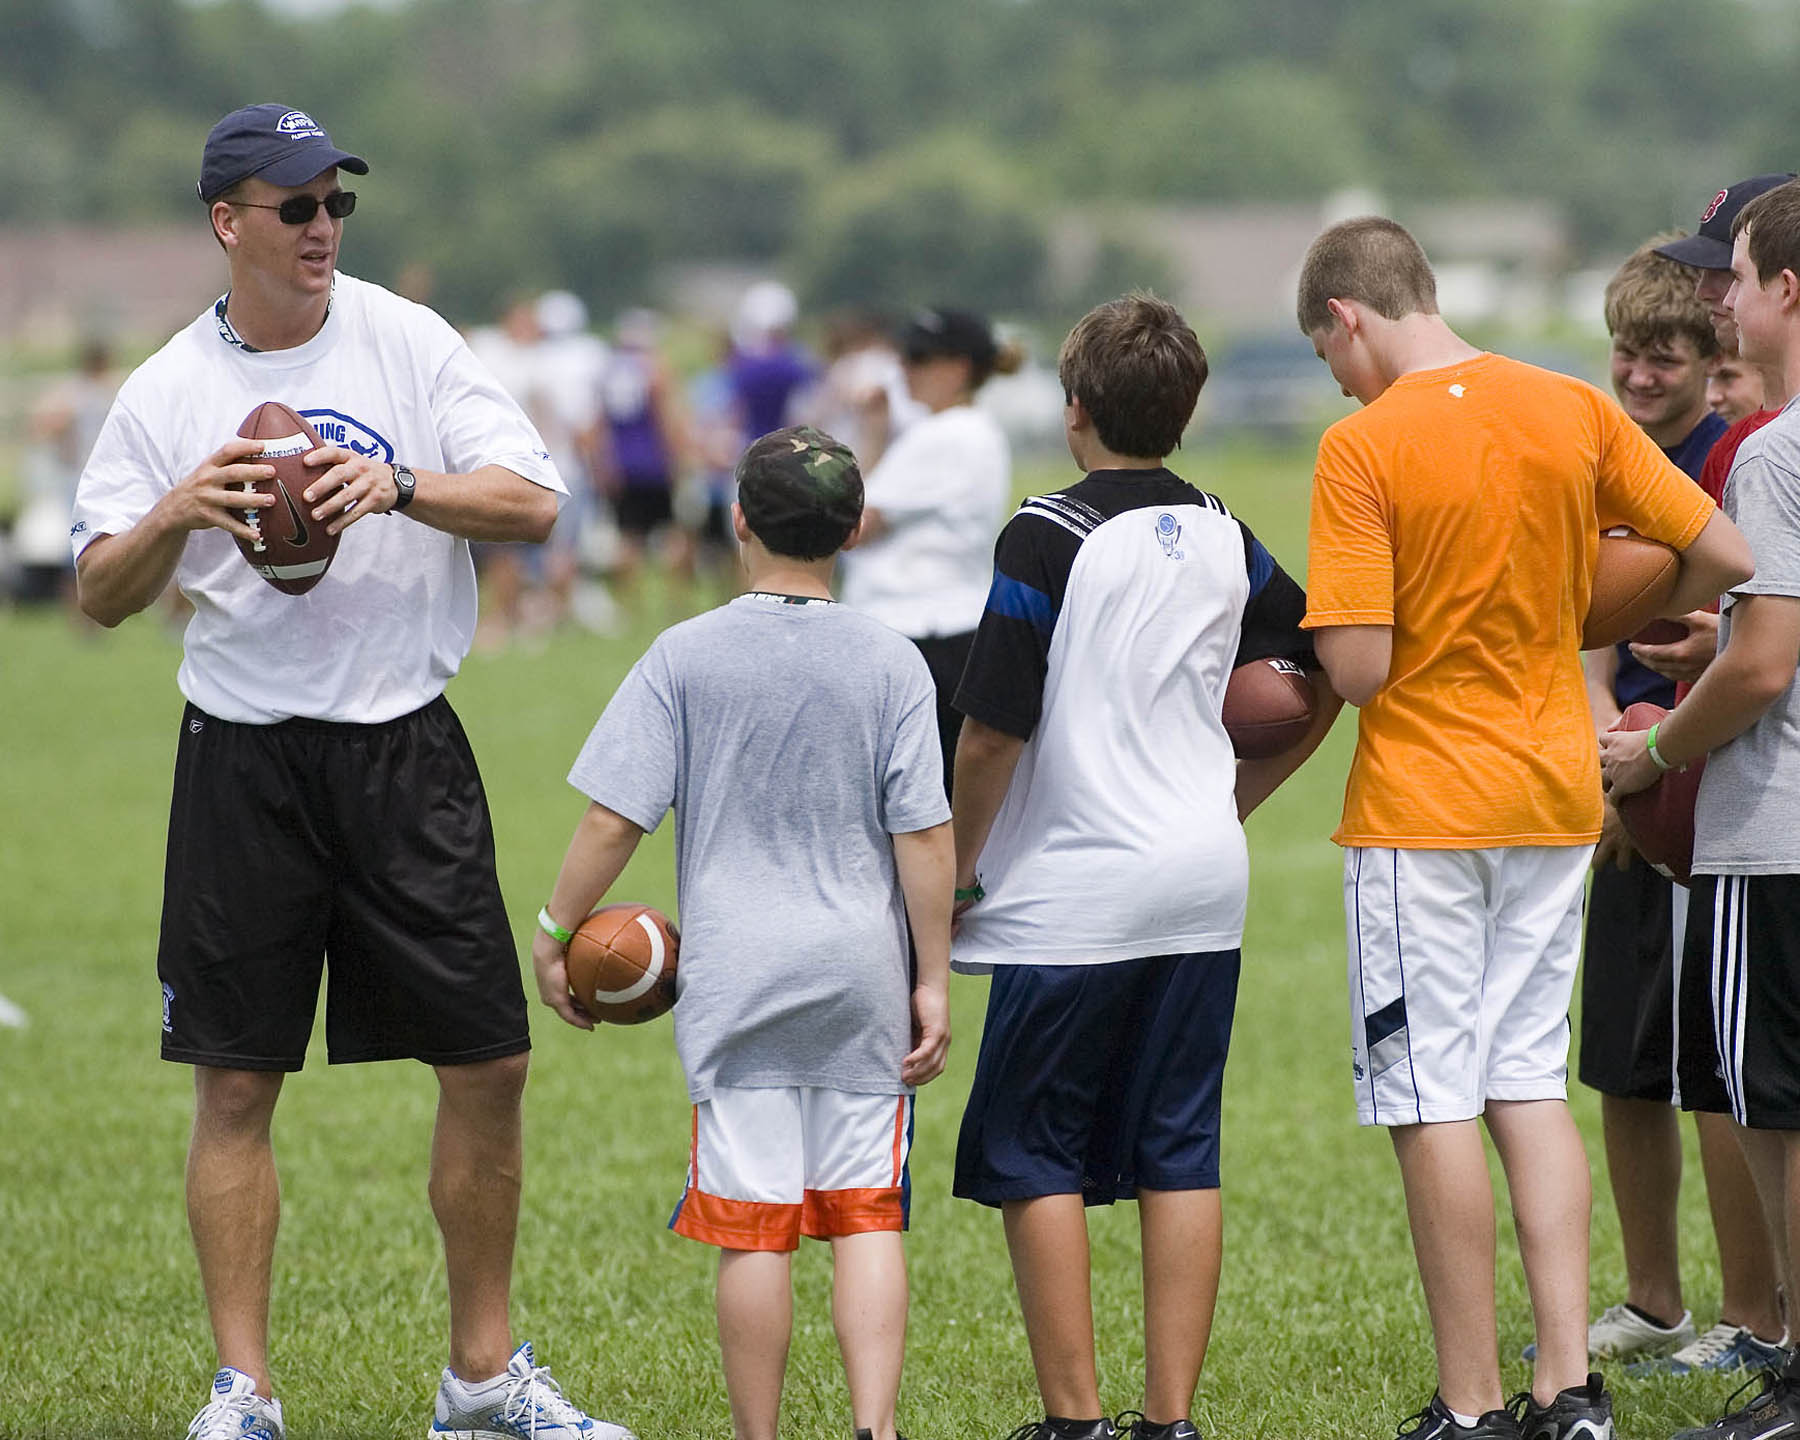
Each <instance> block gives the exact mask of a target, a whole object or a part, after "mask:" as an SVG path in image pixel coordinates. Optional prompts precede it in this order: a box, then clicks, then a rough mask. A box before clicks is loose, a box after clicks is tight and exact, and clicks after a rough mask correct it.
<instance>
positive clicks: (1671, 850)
mask: <svg viewBox="0 0 1800 1440" xmlns="http://www.w3.org/2000/svg"><path fill="white" fill-rule="evenodd" d="M1668 713H1669V712H1668V711H1667V710H1665V709H1663V708H1662V706H1660V705H1652V704H1651V703H1650V702H1649V701H1648V700H1640V701H1638V702H1637V703H1636V704H1635V705H1627V706H1626V707H1625V713H1624V714H1623V715H1621V716H1620V717H1619V723H1618V724H1617V725H1615V726H1614V727H1613V728H1614V729H1615V730H1648V729H1649V728H1650V727H1651V726H1652V725H1654V724H1655V723H1656V722H1657V721H1658V720H1660V719H1662V718H1663V716H1665V715H1667V714H1668ZM1705 770H1706V761H1705V760H1703V759H1702V760H1695V761H1693V762H1692V763H1691V764H1689V765H1686V766H1683V767H1682V768H1681V769H1679V770H1665V771H1664V772H1663V773H1662V775H1661V776H1660V777H1659V778H1658V779H1657V781H1656V783H1655V784H1653V785H1652V786H1650V788H1649V789H1647V790H1639V791H1637V792H1636V793H1635V794H1632V795H1624V796H1621V797H1620V798H1619V799H1618V801H1617V802H1616V804H1617V806H1618V810H1619V819H1620V820H1621V821H1622V822H1623V823H1624V826H1625V834H1626V835H1627V836H1628V837H1629V838H1630V840H1631V843H1632V845H1633V846H1634V847H1635V848H1636V850H1637V852H1638V854H1640V855H1642V856H1643V857H1644V859H1645V860H1647V861H1648V862H1649V863H1650V864H1651V865H1652V866H1654V867H1655V868H1656V869H1657V870H1659V871H1660V872H1662V874H1664V875H1666V876H1667V877H1668V878H1669V879H1671V880H1673V881H1675V882H1676V883H1677V884H1680V885H1685V884H1687V883H1688V878H1689V873H1690V871H1691V870H1692V869H1693V865H1694V800H1695V799H1696V797H1698V795H1699V794H1700V776H1701V775H1702V774H1703V773H1704V772H1705Z"/></svg>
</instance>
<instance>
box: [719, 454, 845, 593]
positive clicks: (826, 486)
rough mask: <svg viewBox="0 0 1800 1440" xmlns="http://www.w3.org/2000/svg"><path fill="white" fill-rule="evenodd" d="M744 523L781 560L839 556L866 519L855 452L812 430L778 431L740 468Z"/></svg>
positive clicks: (744, 459) (746, 457) (743, 459)
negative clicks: (846, 542)
mask: <svg viewBox="0 0 1800 1440" xmlns="http://www.w3.org/2000/svg"><path fill="white" fill-rule="evenodd" d="M736 478H737V487H738V504H739V505H741V506H743V508H744V520H745V522H746V523H747V524H748V525H749V526H750V529H751V530H752V531H753V532H754V533H755V535H756V538H757V539H759V540H761V541H762V542H763V543H764V544H765V545H767V546H768V547H769V548H770V549H771V550H773V551H775V552H776V553H777V554H780V555H792V556H797V557H799V558H801V559H805V560H816V559H819V558H821V557H822V556H826V555H830V554H833V553H835V552H836V551H837V550H838V549H839V548H840V547H841V546H842V545H843V543H844V541H845V540H846V539H848V538H849V535H850V532H851V530H853V529H855V527H856V522H857V521H858V520H860V519H861V518H862V511H863V483H862V471H861V470H859V469H858V468H857V464H856V456H855V455H853V454H851V453H850V447H849V446H847V445H845V444H843V443H842V442H841V441H838V440H834V439H832V438H831V436H829V435H827V434H826V433H825V432H824V431H823V430H815V429H813V427H812V426H810V425H792V426H789V427H788V428H787V429H785V430H772V431H770V432H769V433H768V434H767V435H765V436H763V437H762V438H761V439H760V440H757V441H755V442H754V443H753V444H752V445H751V446H750V448H749V449H748V450H746V451H744V454H743V457H742V458H741V459H740V460H739V461H738V463H737V477H736Z"/></svg>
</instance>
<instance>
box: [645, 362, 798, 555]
mask: <svg viewBox="0 0 1800 1440" xmlns="http://www.w3.org/2000/svg"><path fill="white" fill-rule="evenodd" d="M732 354H733V347H732V343H731V334H730V332H729V331H728V330H725V329H723V328H721V329H720V330H719V331H718V333H717V334H716V335H715V336H714V337H713V343H712V355H713V362H712V363H711V364H710V365H708V366H707V367H706V368H705V369H703V370H701V371H700V372H699V373H698V374H697V375H695V376H694V378H693V379H692V380H690V381H689V382H688V387H687V418H688V439H689V443H690V445H691V446H692V460H693V464H692V465H691V466H690V467H689V468H688V470H687V472H686V474H685V475H683V477H682V478H681V480H680V481H679V482H677V488H676V493H675V514H676V521H677V523H679V524H681V525H682V526H684V527H685V528H686V529H688V530H689V531H690V532H692V534H693V537H694V569H695V573H696V575H697V576H698V577H699V578H700V580H701V583H703V584H707V585H716V586H725V587H735V585H736V582H737V580H738V578H739V570H738V551H737V537H736V536H734V535H733V534H732V533H731V506H732V502H733V501H734V500H736V498H737V479H736V477H735V475H734V473H733V471H734V468H735V466H736V465H737V457H738V456H739V455H740V454H741V453H743V449H744V444H745V441H744V427H743V419H742V415H741V413H740V412H739V409H738V403H737V393H736V390H735V388H734V387H733V385H732V379H731V357H732ZM820 428H823V427H820ZM827 433H829V432H827Z"/></svg>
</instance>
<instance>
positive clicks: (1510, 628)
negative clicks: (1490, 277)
mask: <svg viewBox="0 0 1800 1440" xmlns="http://www.w3.org/2000/svg"><path fill="white" fill-rule="evenodd" d="M1713 508H1714V507H1713V502H1712V501H1711V500H1709V499H1708V498H1707V497H1706V495H1705V494H1704V493H1703V492H1702V491H1701V489H1700V487H1699V486H1697V485H1695V484H1694V482H1693V481H1692V480H1690V479H1688V477H1687V476H1686V475H1684V474H1682V473H1681V471H1680V470H1678V469H1676V468H1675V466H1674V465H1673V464H1671V463H1670V462H1669V460H1668V459H1667V457H1665V456H1664V455H1663V453H1662V451H1661V450H1660V449H1658V448H1657V446H1656V444H1655V443H1654V442H1653V441H1652V440H1651V439H1650V438H1649V437H1648V436H1647V435H1645V434H1644V432H1643V431H1642V430H1640V429H1639V428H1638V427H1637V425H1636V424H1635V423H1633V422H1632V420H1631V419H1630V418H1629V417H1628V416H1627V415H1626V414H1625V412H1624V411H1623V410H1621V409H1620V408H1619V407H1618V405H1617V404H1615V403H1614V402H1613V401H1612V400H1611V399H1610V398H1609V397H1607V396H1605V395H1603V394H1601V393H1600V391H1598V390H1596V389H1595V388H1594V387H1593V386H1591V385H1587V384H1584V383H1583V382H1581V381H1579V380H1573V379H1571V378H1569V377H1568V376H1566V375H1558V374H1556V373H1554V372H1552V371H1549V370H1540V369H1538V368H1537V367H1536V366H1534V365H1526V364H1522V363H1521V362H1519V361H1517V360H1509V359H1507V358H1506V357H1505V356H1503V355H1480V356H1477V357H1476V358H1474V359H1471V360H1468V361H1465V362H1463V363H1462V364H1459V365H1453V366H1447V367H1445V368H1442V369H1438V370H1423V371H1418V372H1416V373H1414V374H1410V375H1404V376H1402V377H1401V378H1400V379H1399V380H1397V381H1395V382H1394V384H1393V385H1392V386H1390V387H1389V388H1388V390H1387V391H1386V392H1385V393H1383V394H1382V395H1381V396H1380V398H1378V399H1377V400H1376V401H1375V402H1374V403H1373V404H1371V405H1369V406H1368V407H1367V408H1365V409H1363V410H1361V411H1359V412H1358V413H1357V414H1354V415H1350V416H1347V417H1346V418H1345V419H1343V420H1340V421H1338V423H1337V424H1335V425H1333V426H1332V427H1331V428H1330V429H1329V430H1327V431H1326V432H1325V435H1324V437H1323V438H1322V439H1321V440H1320V442H1319V461H1318V468H1317V470H1316V471H1315V473H1314V476H1313V496H1312V532H1311V536H1310V540H1309V549H1308V566H1307V577H1306V593H1307V609H1306V619H1305V621H1304V622H1303V623H1304V624H1305V625H1306V626H1307V627H1309V628H1313V627H1320V626H1330V625H1391V626H1392V627H1393V631H1394V651H1393V663H1392V665H1391V666H1390V667H1389V670H1388V680H1387V683H1386V684H1385V685H1384V686H1383V687H1382V688H1381V689H1380V690H1379V691H1378V692H1377V693H1376V695H1375V697H1374V698H1373V699H1372V700H1370V702H1369V703H1368V704H1367V705H1365V706H1364V707H1363V709H1362V714H1361V717H1360V722H1359V724H1358V727H1357V739H1356V757H1355V759H1354V760H1353V761H1352V762H1351V766H1350V781H1349V785H1348V787H1347V789H1346V792H1345V796H1344V818H1343V823H1342V824H1341V825H1340V826H1339V827H1338V830H1337V833H1336V834H1335V835H1334V836H1333V837H1332V838H1333V839H1335V840H1336V841H1337V842H1338V843H1339V844H1341V845H1376V846H1390V847H1393V848H1396V849H1458V850H1464V849H1467V850H1473V849H1483V848H1486V847H1489V846H1497V845H1578V844H1584V843H1587V842H1589V841H1592V840H1594V839H1596V838H1597V837H1598V835H1599V833H1600V774H1599V764H1598V758H1597V756H1596V754H1595V746H1594V722H1593V719H1592V717H1591V716H1590V715H1589V713H1588V705H1587V692H1586V688H1585V686H1584V684H1583V681H1582V674H1581V661H1580V657H1579V647H1580V643H1581V622H1582V617H1583V616H1585V615H1586V614H1587V608H1588V597H1589V594H1590V592H1591V590H1592V587H1593V577H1594V562H1595V557H1596V554H1597V552H1598V549H1599V535H1600V531H1601V529H1602V528H1603V527H1606V526H1612V525H1620V524H1625V525H1630V526H1631V527H1632V528H1633V529H1634V530H1636V531H1638V532H1639V533H1640V534H1642V535H1647V536H1649V537H1650V538H1651V539H1654V540H1661V541H1663V542H1664V543H1665V544H1668V545H1673V546H1675V547H1676V548H1677V549H1684V548H1686V547H1687V546H1688V545H1690V544H1692V543H1693V541H1694V538H1695V537H1696V536H1697V535H1699V533H1700V531H1701V530H1702V529H1703V528H1705V525H1706V522H1707V521H1708V519H1710V518H1711V516H1712V513H1713Z"/></svg>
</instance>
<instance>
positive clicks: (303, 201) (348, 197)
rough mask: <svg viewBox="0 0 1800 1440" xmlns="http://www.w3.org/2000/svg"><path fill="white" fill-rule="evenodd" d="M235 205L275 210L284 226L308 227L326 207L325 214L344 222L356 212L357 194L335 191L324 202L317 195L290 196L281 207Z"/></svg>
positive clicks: (239, 202)
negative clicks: (344, 219) (321, 208)
mask: <svg viewBox="0 0 1800 1440" xmlns="http://www.w3.org/2000/svg"><path fill="white" fill-rule="evenodd" d="M230 203H231V204H233V205H242V206H244V207H245V208H246V209H248V210H273V211H274V212H275V213H276V214H277V215H279V216H280V217H281V223H282V224H283V225H308V224H311V223H312V218H313V216H315V215H317V214H318V213H319V207H320V206H321V205H323V206H324V207H325V213H326V214H327V215H329V216H330V217H331V218H332V219H333V220H342V219H343V218H344V217H345V216H346V215H349V214H352V213H354V212H355V210H356V192H355V191H354V190H333V191H332V192H331V193H330V194H329V195H327V196H326V197H325V198H324V199H323V200H321V199H320V198H319V197H318V196H317V195H290V196H288V198H287V199H285V200H283V201H282V202H281V203H280V204H279V205H258V204H256V203H255V202H254V201H250V200H233V201H231V202H230Z"/></svg>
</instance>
